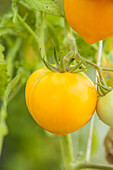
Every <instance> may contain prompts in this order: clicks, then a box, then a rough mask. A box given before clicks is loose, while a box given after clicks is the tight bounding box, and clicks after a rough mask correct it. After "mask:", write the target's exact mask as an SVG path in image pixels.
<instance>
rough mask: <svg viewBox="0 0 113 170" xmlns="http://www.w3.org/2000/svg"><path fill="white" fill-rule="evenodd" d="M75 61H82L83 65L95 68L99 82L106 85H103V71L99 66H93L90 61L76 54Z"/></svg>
mask: <svg viewBox="0 0 113 170" xmlns="http://www.w3.org/2000/svg"><path fill="white" fill-rule="evenodd" d="M75 59H77V60H83V61H84V62H85V63H87V64H89V65H91V66H93V67H94V68H96V69H97V71H98V74H99V77H100V81H101V83H102V85H106V83H105V81H104V78H103V76H102V70H103V68H101V67H100V66H98V65H97V64H95V63H92V62H91V61H88V60H86V59H85V58H83V57H81V56H80V55H79V54H78V53H77V54H76V55H75Z"/></svg>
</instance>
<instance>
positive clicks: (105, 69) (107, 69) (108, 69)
mask: <svg viewBox="0 0 113 170" xmlns="http://www.w3.org/2000/svg"><path fill="white" fill-rule="evenodd" d="M101 69H102V71H111V72H112V71H113V69H111V68H101Z"/></svg>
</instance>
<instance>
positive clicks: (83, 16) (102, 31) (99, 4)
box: [64, 0, 113, 44]
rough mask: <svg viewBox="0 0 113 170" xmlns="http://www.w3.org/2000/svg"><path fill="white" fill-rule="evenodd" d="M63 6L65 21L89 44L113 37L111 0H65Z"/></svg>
mask: <svg viewBox="0 0 113 170" xmlns="http://www.w3.org/2000/svg"><path fill="white" fill-rule="evenodd" d="M64 4H65V14H66V18H67V21H68V22H69V24H70V25H71V26H72V28H73V29H74V30H75V31H76V32H78V33H79V34H80V35H81V36H82V37H83V38H84V39H85V40H86V41H87V42H88V43H89V44H93V43H95V42H97V41H99V40H105V39H107V38H110V37H112V36H113V21H112V19H111V18H112V17H113V13H112V11H113V1H112V0H84V1H82V0H70V1H69V0H65V1H64Z"/></svg>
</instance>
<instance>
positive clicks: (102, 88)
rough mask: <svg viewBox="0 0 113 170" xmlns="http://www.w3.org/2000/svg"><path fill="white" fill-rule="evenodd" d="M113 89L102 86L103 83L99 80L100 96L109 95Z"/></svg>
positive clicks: (98, 90) (98, 89)
mask: <svg viewBox="0 0 113 170" xmlns="http://www.w3.org/2000/svg"><path fill="white" fill-rule="evenodd" d="M112 90H113V88H112V87H107V86H105V85H102V84H101V82H100V81H99V78H98V80H97V92H98V94H99V96H101V97H102V96H105V95H106V94H107V93H109V92H110V91H112Z"/></svg>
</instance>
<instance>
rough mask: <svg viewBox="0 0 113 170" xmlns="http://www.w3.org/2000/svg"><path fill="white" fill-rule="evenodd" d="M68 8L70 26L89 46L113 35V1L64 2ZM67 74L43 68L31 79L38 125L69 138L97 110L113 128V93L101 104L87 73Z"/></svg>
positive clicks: (30, 100)
mask: <svg viewBox="0 0 113 170" xmlns="http://www.w3.org/2000/svg"><path fill="white" fill-rule="evenodd" d="M64 8H65V14H66V18H67V21H68V22H69V24H70V25H71V26H72V28H73V29H74V30H75V31H76V32H78V33H79V34H80V35H81V36H82V37H83V38H84V39H85V40H86V41H87V42H88V43H89V44H92V43H95V42H97V41H99V40H103V39H106V38H109V37H111V36H112V35H113V20H112V18H113V0H64ZM44 63H45V61H44ZM57 64H58V65H59V63H58V62H57ZM45 65H46V66H47V64H45ZM52 69H53V66H52ZM55 69H56V68H55ZM56 70H57V69H56ZM66 71H67V70H66ZM66 71H64V70H63V71H62V69H61V70H60V71H58V70H57V71H56V72H52V71H51V69H50V70H49V69H47V68H45V67H43V68H40V69H38V70H37V71H35V72H34V73H33V74H32V75H31V76H30V78H29V79H28V81H27V84H26V91H25V96H26V103H27V107H28V109H29V112H30V113H31V115H32V116H33V118H34V119H35V121H36V122H37V123H38V124H39V125H40V126H41V127H43V128H44V129H46V130H48V131H50V132H52V133H54V134H58V135H66V134H68V133H72V132H74V131H76V130H78V129H80V128H81V127H83V126H84V125H85V124H86V123H87V122H88V121H89V120H90V119H91V117H92V116H93V114H94V112H95V110H97V114H98V116H99V117H100V119H101V120H102V121H103V122H105V123H106V124H107V125H109V126H110V127H112V128H113V121H112V120H113V113H112V111H113V102H112V101H113V91H111V92H109V93H107V94H106V95H105V96H103V97H100V98H99V99H98V101H97V91H96V89H95V86H94V84H93V82H92V81H91V80H90V79H89V78H88V76H87V75H86V74H85V73H83V72H79V73H78V72H76V73H75V72H74V73H71V72H68V71H67V72H66Z"/></svg>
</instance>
